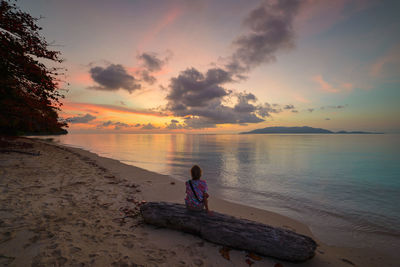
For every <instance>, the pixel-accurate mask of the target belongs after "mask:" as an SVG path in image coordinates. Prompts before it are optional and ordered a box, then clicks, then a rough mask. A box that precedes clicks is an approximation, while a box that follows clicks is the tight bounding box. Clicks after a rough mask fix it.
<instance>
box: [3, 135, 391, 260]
mask: <svg viewBox="0 0 400 267" xmlns="http://www.w3.org/2000/svg"><path fill="white" fill-rule="evenodd" d="M13 142H14V144H15V142H19V143H21V142H25V143H31V144H33V147H31V148H18V147H17V148H7V149H8V150H18V151H25V152H34V153H36V152H39V151H40V155H39V156H35V155H28V154H21V153H16V152H9V153H4V152H3V153H0V266H2V265H5V266H7V265H10V266H29V265H33V266H60V265H65V266H71V265H73V266H248V263H246V260H251V261H252V262H254V264H253V265H252V266H274V265H275V264H276V263H281V264H282V265H283V266H352V264H354V265H356V266H398V265H396V264H397V263H398V262H399V256H398V255H391V256H388V255H382V254H380V253H378V252H377V251H374V250H365V249H352V248H337V247H330V246H327V245H324V244H322V243H321V242H319V241H318V240H316V239H315V237H313V236H312V233H311V232H310V230H309V229H308V227H307V226H306V225H303V224H301V223H299V222H297V221H294V220H292V219H289V218H287V217H284V216H281V215H278V214H275V213H272V212H267V211H263V210H259V209H255V208H251V207H247V206H242V205H238V204H233V203H230V202H227V201H224V200H221V199H217V198H215V197H213V196H211V198H210V204H209V205H210V208H211V209H213V210H215V211H218V212H222V213H226V214H230V215H234V216H237V217H242V218H247V219H250V220H254V221H259V222H262V223H267V224H270V225H273V226H279V227H283V228H288V229H292V230H294V231H296V232H298V233H302V234H306V235H309V236H311V237H313V238H314V239H315V240H316V241H317V242H318V244H319V247H318V248H317V252H316V256H315V257H314V258H313V259H311V260H309V261H307V262H305V263H302V264H293V263H288V262H283V261H279V260H276V259H272V258H268V257H262V259H261V260H255V259H250V258H249V257H248V256H247V254H248V253H247V252H245V251H237V250H231V251H230V252H229V256H230V260H227V259H225V258H223V257H222V256H221V254H220V252H219V250H220V249H221V246H220V245H216V244H212V243H209V242H207V241H204V240H202V239H201V238H199V237H195V236H192V235H189V234H185V233H181V232H177V231H172V230H168V229H160V228H156V227H153V226H149V225H145V224H143V222H142V220H141V218H140V215H139V213H138V204H137V203H138V202H140V201H142V200H145V201H170V202H178V203H183V199H184V194H185V188H184V185H183V183H182V182H180V181H177V180H174V179H173V178H171V177H168V176H164V175H160V174H157V173H153V172H149V171H146V170H143V169H140V168H137V167H133V166H129V165H126V164H122V163H120V162H119V161H117V160H113V159H108V158H103V157H99V156H97V155H95V154H93V153H90V152H87V151H84V150H81V149H76V148H66V147H63V146H59V145H55V144H48V143H44V142H39V141H35V140H28V139H22V138H20V139H17V140H15V141H13ZM3 150H4V149H3ZM124 209H125V212H124ZM126 215H131V216H132V217H133V218H132V217H126V218H125V219H122V218H123V217H124V216H126Z"/></svg>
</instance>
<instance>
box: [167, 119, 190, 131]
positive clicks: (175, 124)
mask: <svg viewBox="0 0 400 267" xmlns="http://www.w3.org/2000/svg"><path fill="white" fill-rule="evenodd" d="M166 128H167V129H169V130H176V129H183V128H185V127H184V126H183V125H182V124H179V121H177V120H171V123H169V124H167V125H166Z"/></svg>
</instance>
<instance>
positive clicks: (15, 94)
mask: <svg viewBox="0 0 400 267" xmlns="http://www.w3.org/2000/svg"><path fill="white" fill-rule="evenodd" d="M37 20H38V19H37V18H33V17H32V16H31V15H29V14H27V13H25V12H22V11H21V10H19V9H18V7H17V6H16V5H15V4H11V3H9V2H8V1H3V0H2V1H0V133H1V134H7V135H19V134H61V133H66V130H64V129H63V128H62V127H66V126H67V124H66V123H65V122H62V121H60V119H59V117H58V113H57V112H58V111H59V110H60V106H61V105H62V104H61V102H60V100H59V99H60V98H63V97H64V96H63V95H62V94H61V93H60V90H59V88H58V80H57V76H58V75H59V74H60V73H58V72H59V71H60V69H59V68H47V67H46V66H45V65H44V64H43V63H42V62H43V61H45V60H50V61H52V62H56V63H61V62H62V59H60V57H59V56H60V52H58V51H52V50H50V49H49V48H48V46H49V44H48V43H47V42H46V40H45V39H44V38H43V37H41V36H40V35H39V31H40V30H41V28H40V27H39V26H37V23H36V22H37Z"/></svg>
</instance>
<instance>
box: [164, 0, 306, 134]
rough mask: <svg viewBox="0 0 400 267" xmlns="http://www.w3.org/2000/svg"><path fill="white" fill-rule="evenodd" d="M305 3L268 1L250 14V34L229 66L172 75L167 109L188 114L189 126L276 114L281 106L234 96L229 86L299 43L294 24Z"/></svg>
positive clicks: (253, 119)
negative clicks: (231, 102) (230, 100)
mask: <svg viewBox="0 0 400 267" xmlns="http://www.w3.org/2000/svg"><path fill="white" fill-rule="evenodd" d="M300 2H301V1H300V0H280V1H263V2H262V4H261V5H260V6H259V7H257V8H255V9H254V10H252V11H251V12H250V14H249V15H248V16H247V17H246V19H245V21H244V25H245V26H246V32H245V33H244V34H242V35H240V36H239V37H238V38H236V40H235V41H234V42H233V44H234V48H235V50H234V52H233V54H232V55H231V56H229V57H228V59H227V63H226V64H225V65H224V67H223V68H218V67H214V68H211V69H209V70H208V71H206V72H205V73H201V72H199V71H198V70H196V69H195V68H188V69H186V70H185V71H182V72H181V73H180V74H179V75H178V76H177V77H175V78H172V79H171V82H170V85H169V87H168V89H169V93H168V95H167V97H166V98H167V100H168V104H167V110H169V111H171V112H172V113H173V114H174V115H175V116H179V117H183V118H184V123H185V127H187V128H209V127H216V125H218V124H224V123H235V124H241V125H244V124H247V123H258V122H262V121H264V118H265V117H269V116H270V115H271V113H279V112H281V111H282V108H281V107H280V106H279V105H274V104H272V105H271V104H269V103H264V104H257V98H256V97H255V96H254V95H253V94H251V93H239V94H233V93H232V91H231V90H227V89H225V88H224V87H223V86H224V84H225V83H228V82H237V81H240V80H243V79H246V73H247V72H248V71H250V70H251V69H252V68H254V67H256V66H258V65H260V64H261V63H266V62H270V61H273V60H275V54H276V52H278V51H280V50H283V49H288V48H291V47H293V46H294V41H293V40H294V31H293V26H292V24H293V19H294V17H295V15H296V14H297V12H298V9H299V6H300ZM228 97H230V98H234V97H235V98H236V99H237V103H235V104H234V106H233V107H231V106H227V105H226V104H225V101H226V100H227V98H228ZM283 109H290V110H293V109H294V106H293V105H286V106H285V107H284V108H283ZM171 127H172V126H171Z"/></svg>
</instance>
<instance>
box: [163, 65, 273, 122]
mask: <svg viewBox="0 0 400 267" xmlns="http://www.w3.org/2000/svg"><path fill="white" fill-rule="evenodd" d="M229 81H231V77H230V75H229V73H228V72H226V71H224V70H222V69H220V68H213V69H209V70H208V71H207V72H206V73H201V72H199V71H198V70H196V69H194V68H190V69H187V70H185V71H183V72H181V73H180V74H179V75H178V77H175V78H172V79H171V82H170V85H169V89H170V90H169V94H168V95H167V100H168V104H167V109H168V110H169V111H171V112H172V113H173V114H174V115H175V116H179V117H184V124H185V125H184V127H186V128H195V129H198V128H210V127H216V125H217V124H225V123H232V124H245V123H258V122H262V121H264V119H263V118H264V117H268V116H270V113H278V112H280V111H281V110H280V109H279V108H277V107H276V106H272V105H270V104H268V103H265V104H257V103H256V102H257V98H256V96H255V95H253V94H251V93H236V94H233V93H232V91H230V90H227V89H225V88H224V87H223V85H224V84H225V83H227V82H229ZM227 97H234V98H236V100H237V102H236V103H235V104H234V106H233V107H230V106H227V105H226V104H224V101H225V100H226V98H227ZM170 127H175V125H173V124H172V125H171V126H170Z"/></svg>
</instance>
